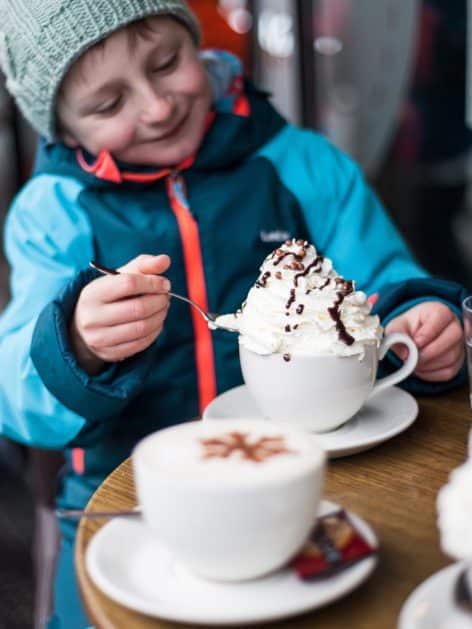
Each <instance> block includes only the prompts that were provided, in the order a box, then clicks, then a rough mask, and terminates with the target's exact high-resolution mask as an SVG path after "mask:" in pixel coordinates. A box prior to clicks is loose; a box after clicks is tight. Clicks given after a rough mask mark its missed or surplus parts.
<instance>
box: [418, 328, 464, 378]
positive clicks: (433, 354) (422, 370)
mask: <svg viewBox="0 0 472 629" xmlns="http://www.w3.org/2000/svg"><path fill="white" fill-rule="evenodd" d="M464 357H465V350H464V344H463V341H462V328H461V325H460V323H459V321H458V320H457V318H456V317H454V319H453V321H452V322H451V323H450V324H449V325H448V326H447V327H446V328H445V329H444V330H443V332H442V333H441V334H440V335H439V336H438V337H437V338H436V339H434V340H433V342H432V343H430V344H429V345H427V346H426V347H424V348H423V349H421V350H420V354H419V360H418V364H417V366H416V369H415V373H416V375H417V376H419V377H420V378H422V379H423V380H426V381H429V382H441V381H446V380H450V379H451V378H453V377H454V376H455V375H456V374H457V372H458V371H459V369H460V368H461V367H462V365H463V362H464Z"/></svg>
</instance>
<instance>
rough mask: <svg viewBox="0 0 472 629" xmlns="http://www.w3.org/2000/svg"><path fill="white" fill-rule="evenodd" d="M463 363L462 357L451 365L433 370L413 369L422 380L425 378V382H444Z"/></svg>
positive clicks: (453, 374) (455, 372) (454, 373)
mask: <svg viewBox="0 0 472 629" xmlns="http://www.w3.org/2000/svg"><path fill="white" fill-rule="evenodd" d="M463 363H464V360H463V359H460V360H458V361H456V362H454V363H453V364H452V365H449V366H448V367H444V368H442V369H435V370H433V371H430V370H428V371H415V374H416V375H417V376H418V377H419V378H421V379H422V380H426V381H427V382H446V381H447V380H451V378H454V376H455V375H456V374H457V373H458V371H459V369H460V368H461V367H462V365H463Z"/></svg>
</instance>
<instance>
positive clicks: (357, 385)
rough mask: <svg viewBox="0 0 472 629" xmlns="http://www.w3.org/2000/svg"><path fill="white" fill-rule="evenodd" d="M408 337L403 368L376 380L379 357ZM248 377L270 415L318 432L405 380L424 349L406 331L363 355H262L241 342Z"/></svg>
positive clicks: (241, 353)
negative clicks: (406, 356) (420, 350)
mask: <svg viewBox="0 0 472 629" xmlns="http://www.w3.org/2000/svg"><path fill="white" fill-rule="evenodd" d="M397 343H403V344H404V345H406V346H407V347H408V350H409V355H408V358H407V360H406V361H405V363H404V364H403V365H402V367H400V368H399V369H398V370H397V371H395V372H394V373H392V374H390V375H389V376H386V377H385V378H381V379H380V380H378V381H377V382H376V376H377V367H378V362H379V360H381V359H382V358H383V357H384V356H385V354H386V353H387V351H388V350H389V349H390V347H391V346H392V345H395V344H397ZM239 355H240V360H241V369H242V373H243V378H244V381H245V383H246V385H247V387H248V389H249V391H250V393H251V394H252V396H253V397H254V400H255V401H256V403H257V405H258V407H259V409H260V410H261V412H262V414H263V415H264V417H266V418H268V419H271V420H274V421H276V422H278V423H282V424H284V425H291V426H293V427H298V428H302V429H304V430H308V431H313V432H325V431H328V430H333V429H334V428H337V427H338V426H340V425H341V424H343V423H344V422H346V421H347V420H348V419H350V418H351V417H352V416H353V415H355V414H356V413H357V411H358V410H359V409H360V408H361V407H362V405H363V404H364V403H365V401H366V400H367V399H368V398H369V397H370V396H372V395H374V394H375V393H377V392H378V391H381V390H382V389H385V388H387V387H390V386H392V385H394V384H397V383H398V382H400V381H401V380H404V379H405V378H406V377H407V376H409V375H410V374H411V373H412V371H413V370H414V368H415V366H416V363H417V362H418V349H417V347H416V345H415V343H414V342H413V340H412V339H411V338H410V337H409V336H407V335H406V334H402V333H399V332H395V333H392V334H388V335H387V336H385V337H384V339H383V341H382V342H381V344H380V347H379V348H377V347H376V345H374V344H371V345H366V346H365V353H364V356H363V357H360V356H359V355H354V356H333V355H308V354H307V355H304V354H297V355H292V356H291V359H290V360H289V361H288V362H286V361H285V360H283V357H282V356H281V355H280V354H269V355H261V354H256V353H255V352H252V351H251V350H248V349H247V348H246V347H244V345H242V344H241V343H240V344H239Z"/></svg>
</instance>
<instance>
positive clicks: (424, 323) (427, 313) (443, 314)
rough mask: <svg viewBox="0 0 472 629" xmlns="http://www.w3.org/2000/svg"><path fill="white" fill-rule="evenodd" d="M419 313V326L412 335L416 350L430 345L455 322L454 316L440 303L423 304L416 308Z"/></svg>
mask: <svg viewBox="0 0 472 629" xmlns="http://www.w3.org/2000/svg"><path fill="white" fill-rule="evenodd" d="M417 308H418V311H419V313H420V322H421V325H420V326H419V327H418V329H417V330H416V331H415V332H414V334H413V340H414V341H415V343H416V345H417V347H418V349H422V348H424V347H426V346H427V345H429V344H431V343H432V342H433V341H434V340H435V339H436V338H438V337H440V336H442V334H443V332H444V330H445V329H446V328H447V327H448V326H450V325H451V324H452V323H454V322H457V323H458V320H457V317H456V316H455V314H454V313H453V312H452V311H451V310H450V309H449V308H448V307H447V306H446V305H445V304H442V303H440V302H435V303H432V302H424V304H419V306H417Z"/></svg>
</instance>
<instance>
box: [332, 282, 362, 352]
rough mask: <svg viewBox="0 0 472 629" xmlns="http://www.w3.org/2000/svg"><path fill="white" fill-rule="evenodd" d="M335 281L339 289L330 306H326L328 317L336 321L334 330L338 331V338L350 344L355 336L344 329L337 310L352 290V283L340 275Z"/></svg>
mask: <svg viewBox="0 0 472 629" xmlns="http://www.w3.org/2000/svg"><path fill="white" fill-rule="evenodd" d="M336 283H337V284H339V285H340V288H341V290H340V291H338V292H337V293H336V294H337V297H336V300H335V302H334V304H333V305H332V306H331V308H328V312H329V315H330V317H331V318H332V319H333V321H334V322H335V323H336V330H337V332H338V336H339V340H340V341H342V342H343V343H345V344H346V345H352V344H353V343H354V342H355V340H356V339H355V338H354V337H353V336H351V335H350V334H349V332H348V331H347V330H346V326H345V325H344V323H343V321H342V319H341V313H340V312H339V308H340V306H341V304H342V303H343V301H344V298H345V297H347V295H349V294H350V293H352V291H353V284H352V282H350V281H346V280H343V279H342V278H340V277H337V278H336Z"/></svg>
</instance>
